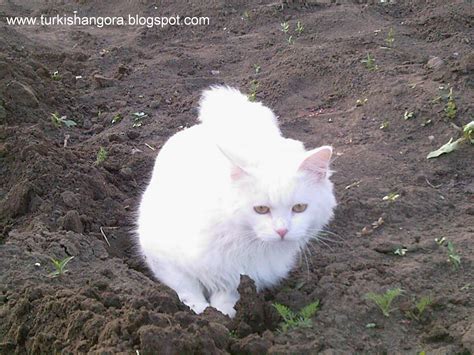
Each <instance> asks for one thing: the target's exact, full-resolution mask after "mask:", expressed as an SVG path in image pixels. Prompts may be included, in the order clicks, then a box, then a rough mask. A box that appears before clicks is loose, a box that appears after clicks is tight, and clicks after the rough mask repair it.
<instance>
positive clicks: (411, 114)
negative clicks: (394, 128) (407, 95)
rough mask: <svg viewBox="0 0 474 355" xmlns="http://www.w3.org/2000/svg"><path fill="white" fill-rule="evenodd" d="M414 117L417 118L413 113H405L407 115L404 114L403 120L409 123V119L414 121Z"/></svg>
mask: <svg viewBox="0 0 474 355" xmlns="http://www.w3.org/2000/svg"><path fill="white" fill-rule="evenodd" d="M414 117H415V113H414V112H412V111H405V113H404V114H403V119H404V120H405V121H408V120H409V119H412V118H414Z"/></svg>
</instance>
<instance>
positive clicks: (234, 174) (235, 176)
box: [217, 145, 249, 181]
mask: <svg viewBox="0 0 474 355" xmlns="http://www.w3.org/2000/svg"><path fill="white" fill-rule="evenodd" d="M217 148H218V149H219V150H220V151H221V153H222V155H224V156H225V157H226V158H227V160H228V161H229V162H230V164H231V166H232V168H231V171H230V177H231V179H232V181H237V180H240V179H242V178H244V177H246V176H249V173H247V171H245V169H244V168H243V166H244V162H243V161H242V159H240V158H239V157H238V156H236V155H235V154H232V153H231V152H229V151H227V150H225V149H223V148H222V147H220V146H219V145H218V146H217Z"/></svg>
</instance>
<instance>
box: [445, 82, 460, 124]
mask: <svg viewBox="0 0 474 355" xmlns="http://www.w3.org/2000/svg"><path fill="white" fill-rule="evenodd" d="M457 112H458V108H457V106H456V101H455V99H454V94H453V88H450V89H449V94H448V102H447V103H446V106H445V107H444V113H446V117H448V118H449V119H450V120H453V119H455V118H456V114H457Z"/></svg>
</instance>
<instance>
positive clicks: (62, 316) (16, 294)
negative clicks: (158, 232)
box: [0, 0, 474, 354]
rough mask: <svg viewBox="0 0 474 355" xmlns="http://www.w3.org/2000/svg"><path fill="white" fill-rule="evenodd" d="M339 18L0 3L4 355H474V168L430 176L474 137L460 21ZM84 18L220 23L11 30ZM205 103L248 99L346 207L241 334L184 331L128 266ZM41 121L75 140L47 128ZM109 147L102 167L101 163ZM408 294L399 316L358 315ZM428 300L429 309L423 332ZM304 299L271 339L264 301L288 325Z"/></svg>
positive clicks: (155, 5) (252, 10) (182, 311)
mask: <svg viewBox="0 0 474 355" xmlns="http://www.w3.org/2000/svg"><path fill="white" fill-rule="evenodd" d="M337 2H338V3H342V4H336V3H335V1H316V0H313V1H306V2H302V1H291V2H290V3H289V4H287V3H286V2H284V3H280V2H275V3H272V2H270V1H265V0H264V1H254V2H252V3H250V2H245V1H239V2H233V4H232V5H231V4H230V3H227V2H225V3H224V2H221V1H193V2H191V3H190V4H186V3H184V2H182V3H176V2H174V1H158V2H154V1H148V0H143V1H136V2H130V1H126V0H117V1H114V2H105V1H99V0H82V1H69V0H65V1H49V2H48V1H26V0H24V1H19V0H11V1H7V2H3V3H2V4H0V138H1V140H0V182H1V184H0V201H1V202H0V320H1V321H0V353H2V354H11V353H35V354H36V353H58V352H60V353H78V352H80V353H83V352H84V353H85V352H92V353H117V352H124V353H135V350H138V351H139V353H160V354H167V353H170V354H172V353H206V354H207V353H266V352H269V353H317V352H321V353H324V354H338V353H355V352H362V353H396V352H397V353H411V354H415V353H420V352H422V351H425V352H426V353H427V354H431V353H437V354H455V353H463V354H469V353H472V351H473V350H474V312H473V297H472V295H473V288H474V278H473V259H474V257H473V255H474V254H473V249H474V248H473V244H472V237H473V235H474V178H473V177H474V169H473V166H474V154H473V153H474V150H473V148H472V147H470V146H468V145H467V144H466V145H465V146H463V147H462V148H461V149H459V150H458V151H456V152H453V153H451V154H449V155H445V156H442V157H439V158H437V159H432V160H427V159H426V155H427V154H428V153H429V152H430V151H432V150H434V149H436V148H438V147H439V146H441V145H442V144H444V143H446V142H447V141H448V140H449V139H450V137H457V136H458V135H459V132H458V131H457V130H456V129H455V128H454V127H453V125H452V124H455V125H456V126H462V125H463V124H466V123H468V122H469V121H471V120H472V119H473V117H474V115H473V106H472V104H473V102H474V97H473V96H474V95H473V88H474V79H473V73H474V51H473V47H472V43H473V41H474V38H473V37H474V36H473V33H474V31H473V29H472V24H473V15H474V11H473V5H472V2H469V1H461V0H458V1H454V0H451V1H445V0H443V1H441V0H434V1H414V0H413V1H409V0H405V1H402V0H400V1H386V2H384V3H381V2H380V1H372V2H370V1H369V2H368V1H337ZM74 10H78V12H79V14H80V15H82V16H99V15H106V16H118V15H127V14H139V15H142V16H157V15H160V16H161V15H173V14H180V15H182V16H208V17H209V18H210V20H211V22H210V25H208V26H196V27H183V26H182V27H170V26H169V27H165V28H163V29H161V28H146V27H104V28H96V27H93V26H90V27H77V26H76V27H75V26H72V27H66V26H52V27H38V26H35V27H27V26H24V27H14V26H7V25H6V24H5V21H3V20H4V17H5V16H13V15H17V16H20V15H22V16H35V15H39V14H42V13H43V14H48V15H50V16H53V15H56V14H60V15H62V14H72V13H73V11H74ZM298 21H300V22H301V23H302V24H303V26H304V30H303V31H301V33H298V32H296V31H295V26H296V24H297V22H298ZM283 22H287V23H289V25H290V26H289V33H287V34H285V33H284V32H283V31H282V30H281V29H282V26H281V23H283ZM390 29H392V31H391V32H392V34H393V39H394V40H393V43H391V44H390V43H387V41H386V39H387V38H390V36H389V35H388V34H389V32H390ZM290 35H291V36H292V37H291V39H290V40H289V36H290ZM389 42H390V41H389ZM387 46H390V48H387ZM368 53H370V56H371V57H372V58H374V60H375V63H374V64H373V68H372V69H373V70H370V69H368V68H367V67H366V63H362V62H361V61H362V60H364V59H367V54H368ZM56 71H57V74H53V73H54V72H56ZM212 84H228V85H232V86H236V87H239V88H241V89H242V90H243V91H245V92H253V93H255V94H256V98H257V99H258V100H260V101H262V102H264V103H265V104H267V105H268V106H269V107H272V108H273V109H274V110H275V112H276V113H277V114H278V115H279V117H280V122H281V127H282V130H283V132H284V134H285V135H286V136H288V137H293V138H296V139H299V140H302V141H304V142H306V144H307V146H308V147H315V146H318V145H322V144H331V145H333V146H334V147H335V152H336V159H335V160H334V163H333V168H334V170H335V173H334V175H333V180H334V182H335V186H336V191H337V197H338V202H339V206H338V209H337V213H336V218H335V219H334V221H333V222H332V223H331V225H330V226H328V231H329V232H328V233H327V234H325V239H324V240H321V242H320V243H314V244H313V245H312V246H311V247H310V248H309V249H308V250H307V252H306V254H305V255H303V256H302V257H301V263H300V265H299V267H298V268H297V269H296V270H294V272H293V273H292V275H291V277H290V278H288V280H286V281H285V282H283V283H282V284H281V285H280V286H279V287H277V288H275V289H273V290H268V291H266V292H265V293H261V294H256V292H255V288H254V285H253V283H252V281H251V280H250V279H246V278H244V279H242V283H241V286H240V289H239V290H240V293H241V301H239V303H238V305H237V309H238V313H237V316H236V318H235V319H234V320H230V319H228V318H226V317H225V316H223V315H222V314H220V313H219V312H217V311H215V310H213V309H208V310H207V311H206V312H205V314H203V315H199V316H197V315H195V314H193V313H192V312H191V311H190V310H189V309H188V308H187V307H186V306H184V305H182V304H181V303H180V302H179V300H178V298H177V296H176V294H175V293H174V292H173V291H172V290H170V289H168V288H167V287H165V286H163V285H161V284H160V283H159V282H157V281H156V280H154V279H153V277H152V275H151V274H150V272H149V271H148V270H146V268H145V267H144V265H143V264H142V261H141V260H140V257H139V256H138V255H137V253H136V248H135V246H134V238H135V237H134V234H133V230H134V218H135V211H136V207H137V203H138V200H139V197H140V194H141V192H142V191H143V189H144V187H145V186H146V184H147V181H148V179H149V177H150V173H151V169H152V165H153V160H154V157H155V156H156V154H157V152H158V151H159V149H160V147H161V146H162V144H163V143H164V142H165V141H166V140H167V139H168V138H169V137H170V136H171V135H173V134H174V133H175V132H177V131H179V130H180V129H182V128H183V127H186V126H190V125H192V124H194V123H195V122H196V113H197V111H196V107H197V104H198V99H199V95H200V92H201V91H202V90H203V89H205V88H206V87H208V86H209V85H212ZM443 85H444V86H445V87H448V85H449V87H450V88H452V89H453V99H454V100H455V103H456V106H457V112H456V114H455V117H454V118H451V119H450V118H448V117H447V114H446V112H445V108H446V104H447V101H446V98H445V97H444V96H443V90H440V86H443ZM255 88H256V90H255ZM440 96H442V97H441V98H439V97H440ZM366 99H367V100H366ZM357 100H360V101H359V104H356V102H357ZM139 112H143V113H144V115H143V116H144V117H142V118H140V117H138V116H139V115H137V114H136V113H139ZM412 112H413V115H410V113H412ZM52 113H57V115H58V117H61V116H66V117H67V119H68V120H73V121H74V122H76V123H77V126H75V127H67V126H66V125H65V124H59V127H56V126H55V125H53V123H52V119H51V117H52V116H51V114H52ZM405 113H406V114H407V116H412V117H405V118H407V119H405V118H404V116H406V115H405ZM242 139H243V140H245V137H242ZM100 147H103V148H104V149H105V150H106V151H107V158H106V159H105V160H104V161H103V162H101V163H99V164H96V159H97V153H98V151H99V149H100ZM395 195H398V197H397V196H395ZM384 196H389V197H391V198H388V199H387V198H386V199H385V200H384V199H383V198H384ZM394 196H395V197H394ZM443 237H444V238H445V240H446V242H444V243H442V245H438V243H436V242H435V240H434V239H435V238H438V240H439V239H440V238H443ZM447 241H449V242H451V243H452V245H453V246H454V249H455V253H457V254H458V256H459V257H460V260H461V263H460V266H459V267H458V268H455V265H454V264H453V262H448V249H447ZM396 252H397V253H398V254H404V255H397V253H396ZM68 256H74V258H73V259H72V260H71V261H70V262H69V264H68V265H67V269H68V271H67V273H66V274H64V275H62V276H60V277H56V278H53V277H49V276H48V275H49V274H50V273H51V272H52V271H53V270H54V268H53V265H52V262H51V260H50V258H55V259H64V258H66V257H68ZM398 287H399V288H401V289H403V294H402V295H401V296H400V297H398V298H397V299H395V301H394V303H393V304H392V309H393V310H392V312H391V314H390V316H389V317H385V316H384V315H383V314H382V313H381V312H380V310H379V309H378V308H377V307H376V306H375V304H373V303H372V302H370V301H368V300H366V299H365V294H366V293H368V292H377V293H381V292H384V291H386V290H387V289H391V288H398ZM423 296H430V297H431V300H432V302H431V304H430V305H429V306H428V307H427V309H426V310H425V311H424V312H423V314H421V316H419V315H418V313H417V312H416V310H414V307H415V306H414V305H415V302H416V301H418V300H420V299H421V298H422V297H423ZM315 300H319V301H320V309H319V310H318V312H317V313H316V315H315V316H314V317H313V318H312V325H311V326H310V327H301V328H298V329H294V330H290V331H288V332H281V331H279V323H280V322H281V319H280V318H279V315H278V314H277V313H276V311H275V309H274V307H273V306H272V305H273V304H274V303H281V304H285V305H287V306H289V307H290V308H291V309H293V310H295V311H297V310H299V309H300V308H302V307H303V306H305V305H307V304H309V303H311V302H313V301H315ZM414 315H415V316H414Z"/></svg>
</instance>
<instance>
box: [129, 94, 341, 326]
mask: <svg viewBox="0 0 474 355" xmlns="http://www.w3.org/2000/svg"><path fill="white" fill-rule="evenodd" d="M199 119H200V121H201V123H200V124H197V125H195V126H193V127H191V128H188V129H185V130H183V131H181V132H178V133H176V134H175V135H174V136H173V137H171V138H170V139H169V140H168V142H167V143H166V144H165V145H164V146H163V148H162V149H161V151H160V153H159V154H158V157H157V158H156V162H155V166H154V170H153V175H152V178H151V181H150V184H149V185H148V187H147V189H146V191H145V193H144V195H143V197H142V201H141V205H140V210H139V219H138V235H139V244H140V247H141V251H142V253H143V255H144V257H145V259H146V262H147V264H148V265H149V267H150V268H151V270H152V271H153V273H154V274H155V276H156V277H157V278H158V279H159V280H160V281H162V282H163V283H165V284H166V285H168V286H169V287H171V288H173V289H174V290H175V291H176V292H177V294H178V296H179V298H180V299H181V301H182V302H184V303H185V304H186V305H188V306H189V307H191V308H192V309H193V310H194V311H195V312H196V313H200V312H202V311H204V309H205V308H206V307H208V306H211V307H214V308H216V309H218V310H220V311H221V312H223V313H224V314H228V315H229V316H231V317H232V316H234V315H235V310H234V305H235V303H236V302H237V300H238V298H239V294H238V292H237V286H238V284H239V280H240V275H241V274H246V275H249V276H250V277H251V278H252V279H253V280H254V281H255V282H256V285H257V288H258V289H262V288H264V287H269V286H272V285H275V284H276V283H278V282H279V281H280V280H281V279H282V278H284V277H285V276H286V275H287V274H288V272H289V271H290V269H291V268H292V267H293V265H294V264H295V261H296V259H297V256H298V253H299V251H300V249H301V248H302V247H304V245H305V244H306V243H307V242H308V240H309V239H310V238H311V237H314V236H315V235H316V234H317V233H318V232H319V231H320V230H321V228H322V227H323V226H324V225H325V224H326V223H327V222H328V221H329V220H330V219H331V217H332V215H333V209H334V207H335V206H336V200H335V198H334V194H333V186H332V183H331V182H330V181H329V176H330V171H329V160H330V157H331V153H332V149H331V147H327V146H324V147H320V148H317V149H314V150H311V151H306V150H305V149H304V146H303V144H302V143H301V142H298V141H295V140H292V139H287V138H284V137H282V136H281V132H280V130H279V128H278V123H277V119H276V117H275V115H274V114H273V113H272V111H271V110H270V109H268V108H266V107H265V106H263V105H262V104H260V103H254V102H250V101H249V100H248V99H247V97H246V96H245V95H243V94H241V93H240V92H239V91H237V90H235V89H232V88H228V87H213V88H211V89H210V90H207V91H205V92H204V94H203V97H202V100H201V105H200V114H199ZM295 204H307V209H306V210H305V211H304V212H301V213H296V212H293V211H292V208H293V206H294V205H295ZM255 206H268V207H269V208H270V212H269V213H267V214H258V213H257V212H255V210H254V207H255ZM281 229H287V230H288V231H287V233H286V235H285V236H284V238H282V237H280V235H279V234H278V233H277V230H281Z"/></svg>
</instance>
